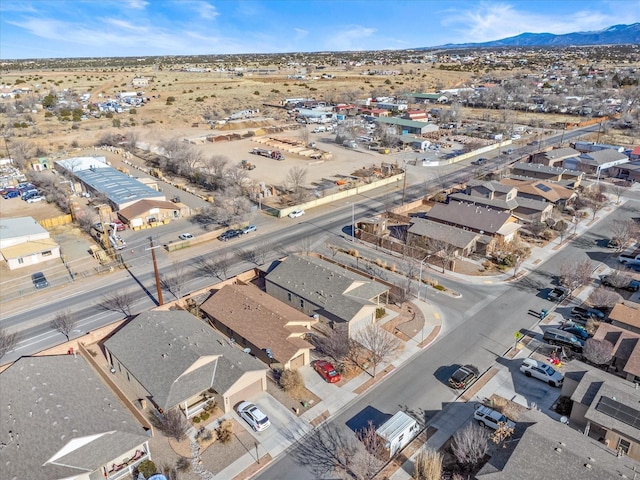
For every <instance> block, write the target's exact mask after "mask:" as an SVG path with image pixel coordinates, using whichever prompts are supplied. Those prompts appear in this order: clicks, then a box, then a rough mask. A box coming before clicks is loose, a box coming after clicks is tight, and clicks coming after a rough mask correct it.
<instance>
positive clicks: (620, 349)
mask: <svg viewBox="0 0 640 480" xmlns="http://www.w3.org/2000/svg"><path fill="white" fill-rule="evenodd" d="M593 338H594V339H595V340H606V341H608V342H611V344H612V345H613V360H612V362H611V365H612V366H613V367H614V368H615V370H616V372H618V374H620V375H623V376H624V377H625V378H626V379H627V380H629V381H630V382H635V381H637V380H639V379H640V334H638V333H634V332H631V331H629V330H625V329H624V328H620V327H616V326H615V325H611V324H608V323H604V322H603V323H601V324H600V326H599V327H598V330H596V333H595V334H594V335H593Z"/></svg>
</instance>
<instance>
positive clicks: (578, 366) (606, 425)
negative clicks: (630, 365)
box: [561, 360, 640, 460]
mask: <svg viewBox="0 0 640 480" xmlns="http://www.w3.org/2000/svg"><path fill="white" fill-rule="evenodd" d="M561 394H562V395H563V396H567V397H570V398H571V400H572V402H573V406H572V407H571V416H570V421H571V424H572V425H574V426H575V427H578V428H580V429H581V430H582V431H583V432H584V435H585V436H588V437H590V438H593V439H596V440H599V441H601V442H602V443H603V444H604V445H605V446H607V447H608V448H609V449H610V451H612V452H616V451H619V452H622V453H623V454H624V455H626V456H628V457H630V458H632V459H634V460H640V429H639V428H638V424H639V422H640V409H638V405H639V404H640V390H638V389H636V388H635V386H634V385H633V384H632V383H629V382H627V381H625V380H622V379H620V378H618V377H616V376H614V375H611V374H610V373H607V372H604V371H602V370H599V369H597V368H595V367H592V366H590V365H587V364H585V363H582V362H578V361H575V360H574V361H572V362H570V363H569V364H567V367H566V371H565V379H564V383H563V385H562V392H561Z"/></svg>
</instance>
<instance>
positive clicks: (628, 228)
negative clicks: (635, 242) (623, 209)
mask: <svg viewBox="0 0 640 480" xmlns="http://www.w3.org/2000/svg"><path fill="white" fill-rule="evenodd" d="M611 235H612V239H616V240H618V244H617V246H616V248H615V250H616V252H622V251H623V250H624V249H625V247H626V246H627V244H628V243H629V242H630V241H631V240H632V239H633V238H635V237H636V236H637V235H638V226H637V223H636V222H634V221H633V220H623V221H620V222H615V223H614V224H613V226H612V227H611Z"/></svg>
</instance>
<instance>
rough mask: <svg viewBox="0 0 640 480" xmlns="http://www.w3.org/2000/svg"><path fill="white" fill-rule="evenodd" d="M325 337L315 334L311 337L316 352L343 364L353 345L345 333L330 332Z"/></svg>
mask: <svg viewBox="0 0 640 480" xmlns="http://www.w3.org/2000/svg"><path fill="white" fill-rule="evenodd" d="M324 333H325V334H324V335H319V334H315V335H312V336H311V337H310V341H311V344H312V345H313V346H314V347H316V352H318V353H320V354H322V355H327V356H329V357H331V358H333V359H334V360H335V361H336V362H343V361H344V359H345V358H347V356H348V355H349V350H350V349H351V343H350V342H349V338H348V337H347V335H346V334H345V333H344V332H340V331H337V330H329V329H328V328H327V332H324Z"/></svg>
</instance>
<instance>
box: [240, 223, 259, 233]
mask: <svg viewBox="0 0 640 480" xmlns="http://www.w3.org/2000/svg"><path fill="white" fill-rule="evenodd" d="M257 229H258V227H256V226H255V225H247V226H246V227H244V228H243V229H242V234H243V235H246V234H247V233H252V232H255V231H256V230H257Z"/></svg>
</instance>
